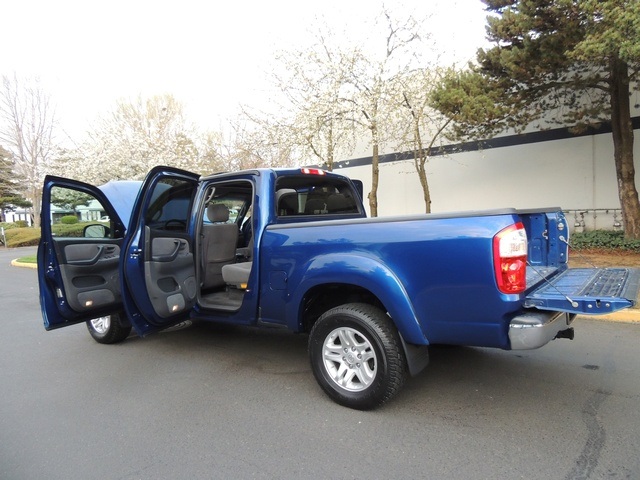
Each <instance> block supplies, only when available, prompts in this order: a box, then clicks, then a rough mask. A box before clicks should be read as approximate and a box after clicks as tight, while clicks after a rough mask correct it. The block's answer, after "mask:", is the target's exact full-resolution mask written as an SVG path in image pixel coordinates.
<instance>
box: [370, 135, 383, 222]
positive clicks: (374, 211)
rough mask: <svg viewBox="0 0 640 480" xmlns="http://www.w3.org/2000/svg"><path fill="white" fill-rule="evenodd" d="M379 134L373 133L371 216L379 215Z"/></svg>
mask: <svg viewBox="0 0 640 480" xmlns="http://www.w3.org/2000/svg"><path fill="white" fill-rule="evenodd" d="M378 160H379V155H378V135H377V134H376V133H374V135H373V157H372V158H371V191H370V192H369V209H370V210H371V216H372V217H377V216H378V182H379V180H380V167H379V165H378Z"/></svg>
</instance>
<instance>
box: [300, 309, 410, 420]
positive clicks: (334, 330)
mask: <svg viewBox="0 0 640 480" xmlns="http://www.w3.org/2000/svg"><path fill="white" fill-rule="evenodd" d="M309 358H310V360H311V369H312V371H313V375H314V376H315V378H316V381H317V382H318V384H319V385H320V387H321V388H322V389H323V390H324V392H325V393H326V394H327V395H329V397H331V399H333V400H334V401H335V402H337V403H339V404H340V405H344V406H345V407H349V408H355V409H358V410H369V409H371V408H375V407H378V406H380V405H382V404H383V403H385V402H387V401H389V400H390V399H391V398H392V397H393V396H395V395H396V394H397V393H398V391H399V390H400V388H401V387H402V385H403V384H404V381H405V378H406V375H407V360H406V357H405V353H404V349H403V348H402V344H401V341H400V335H399V334H398V331H397V329H396V327H395V325H394V324H393V322H392V321H391V319H390V318H389V317H388V316H387V315H386V314H385V313H384V312H382V311H381V310H380V309H378V308H376V307H373V306H372V305H367V304H360V303H351V304H346V305H342V306H339V307H336V308H332V309H331V310H329V311H327V312H326V313H324V314H323V315H322V316H321V317H320V318H319V319H318V321H317V322H316V323H315V325H314V326H313V329H312V330H311V334H310V336H309Z"/></svg>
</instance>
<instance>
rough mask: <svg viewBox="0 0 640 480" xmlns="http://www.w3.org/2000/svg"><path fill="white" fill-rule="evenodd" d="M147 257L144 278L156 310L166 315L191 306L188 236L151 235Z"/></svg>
mask: <svg viewBox="0 0 640 480" xmlns="http://www.w3.org/2000/svg"><path fill="white" fill-rule="evenodd" d="M149 257H150V260H149V261H145V265H144V269H145V279H146V283H147V290H148V292H149V298H150V300H151V304H152V305H153V309H154V311H155V313H156V314H158V315H159V316H160V317H162V318H168V317H170V316H171V315H175V314H178V313H181V312H183V311H185V310H186V309H191V307H192V306H193V304H194V302H195V298H196V277H195V269H194V260H193V252H192V249H191V246H190V244H189V240H188V239H184V238H177V237H156V238H152V239H151V251H150V252H149Z"/></svg>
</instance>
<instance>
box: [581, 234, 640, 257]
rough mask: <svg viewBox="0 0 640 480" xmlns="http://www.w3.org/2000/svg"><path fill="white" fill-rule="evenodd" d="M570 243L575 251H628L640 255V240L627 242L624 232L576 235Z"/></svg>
mask: <svg viewBox="0 0 640 480" xmlns="http://www.w3.org/2000/svg"><path fill="white" fill-rule="evenodd" d="M570 243H571V247H572V248H574V249H575V250H590V249H595V250H627V251H631V252H638V253H640V240H627V239H625V238H624V232H617V231H613V230H591V231H588V232H580V233H574V234H573V235H571V239H570Z"/></svg>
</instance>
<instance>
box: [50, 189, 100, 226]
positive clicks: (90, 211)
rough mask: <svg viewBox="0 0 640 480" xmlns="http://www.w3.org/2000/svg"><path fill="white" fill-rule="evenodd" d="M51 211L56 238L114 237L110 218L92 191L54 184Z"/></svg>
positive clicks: (51, 221) (51, 222)
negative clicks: (89, 192)
mask: <svg viewBox="0 0 640 480" xmlns="http://www.w3.org/2000/svg"><path fill="white" fill-rule="evenodd" d="M50 212H51V215H50V217H51V218H49V222H50V224H51V232H52V234H53V235H54V236H55V237H90V238H111V225H110V224H111V221H110V219H109V217H108V216H107V213H106V211H105V208H104V206H103V205H102V203H100V201H99V200H98V199H97V198H95V197H94V196H93V195H91V194H88V193H85V192H81V191H79V190H74V189H72V188H66V187H57V186H56V187H53V188H52V189H51V205H50Z"/></svg>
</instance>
